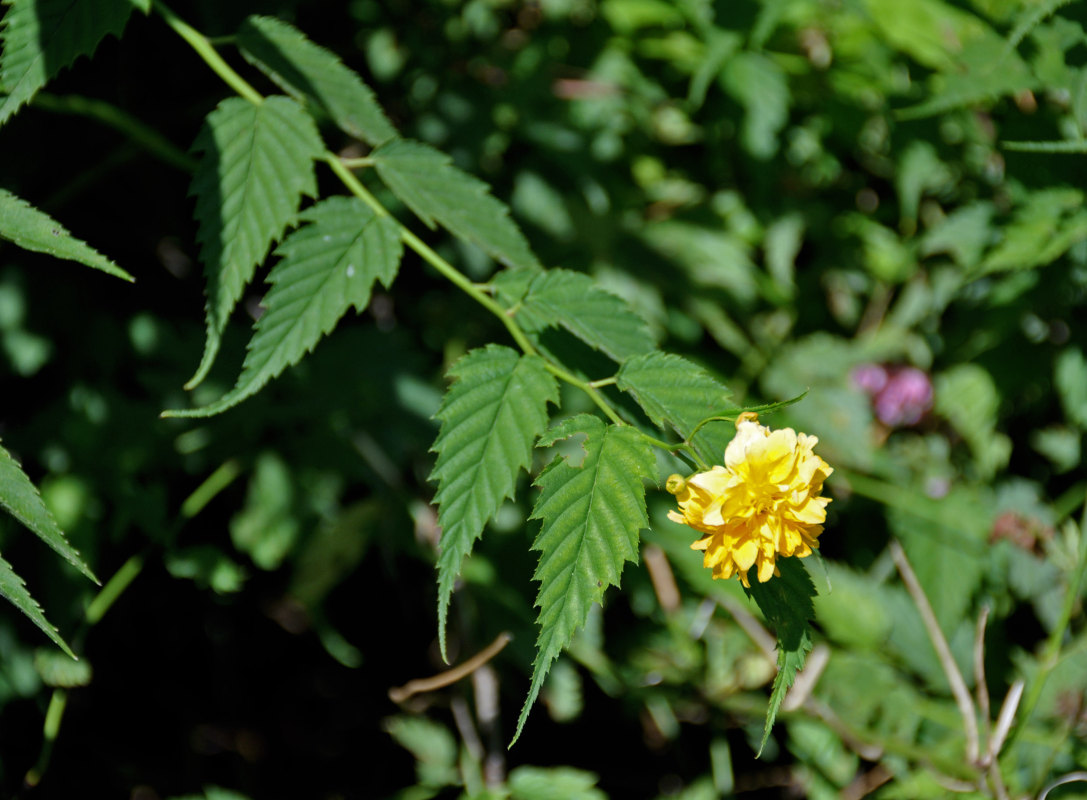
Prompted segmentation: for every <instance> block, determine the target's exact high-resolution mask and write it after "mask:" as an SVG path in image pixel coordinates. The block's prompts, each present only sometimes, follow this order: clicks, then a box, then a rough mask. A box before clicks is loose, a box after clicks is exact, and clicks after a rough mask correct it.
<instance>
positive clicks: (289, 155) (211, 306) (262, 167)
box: [187, 97, 324, 389]
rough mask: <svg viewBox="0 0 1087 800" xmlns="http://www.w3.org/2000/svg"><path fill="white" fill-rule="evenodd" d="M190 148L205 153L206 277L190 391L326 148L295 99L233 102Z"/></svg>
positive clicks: (201, 200)
mask: <svg viewBox="0 0 1087 800" xmlns="http://www.w3.org/2000/svg"><path fill="white" fill-rule="evenodd" d="M193 149H194V150H196V151H198V152H202V153H203V157H202V158H201V160H200V166H199V167H198V168H197V170H196V175H195V176H194V177H193V184H192V193H193V194H194V195H196V219H197V221H198V223H199V229H198V231H197V239H198V240H199V241H200V243H201V250H200V257H201V260H202V261H203V263H204V270H205V273H206V275H207V278H208V288H207V296H208V301H207V328H208V331H207V335H208V339H207V342H206V343H205V349H204V356H203V358H202V359H201V362H200V366H199V368H198V369H197V372H196V375H194V376H193V378H192V379H191V380H190V381H189V383H188V384H187V388H190V389H191V388H192V387H193V386H195V385H196V384H198V383H199V382H200V381H202V380H203V379H204V377H205V376H206V375H207V371H208V370H209V369H210V368H211V364H212V361H214V359H215V355H216V353H217V352H218V350H219V337H220V335H221V334H222V331H223V328H224V327H225V326H226V322H227V318H228V317H229V316H230V312H231V311H232V310H233V309H234V306H235V305H236V304H237V302H238V299H239V298H240V297H241V295H242V291H243V290H244V289H245V287H246V285H247V284H248V283H249V282H250V281H251V280H252V279H253V272H254V270H255V269H256V266H257V264H259V263H260V262H262V261H263V260H264V258H265V256H266V255H267V253H268V248H269V247H270V246H271V244H272V242H274V241H275V240H277V239H279V237H280V236H282V235H283V232H284V231H285V230H286V229H287V226H288V225H290V224H291V223H292V222H293V221H294V218H295V215H296V214H297V213H298V207H299V204H300V203H301V200H302V195H304V194H305V195H310V196H313V195H315V194H316V193H317V182H316V179H315V177H314V173H313V160H314V159H315V158H317V157H318V156H319V155H320V154H321V152H322V151H323V149H324V145H323V144H322V142H321V137H320V136H318V134H317V128H316V126H315V125H314V123H313V120H312V119H311V118H310V116H309V115H308V114H306V112H305V111H303V110H302V107H301V106H299V105H298V103H296V102H295V101H294V100H291V99H290V98H288V97H269V98H267V99H266V100H265V101H264V102H263V103H261V104H259V105H254V104H253V103H250V102H248V101H246V100H242V99H241V98H237V97H232V98H229V99H227V100H224V101H223V102H222V103H220V104H219V105H218V107H217V108H216V109H215V110H214V111H212V112H211V113H210V114H209V115H208V117H207V119H206V120H205V122H204V127H203V128H201V130H200V133H199V134H198V135H197V137H196V142H195V143H194V144H193Z"/></svg>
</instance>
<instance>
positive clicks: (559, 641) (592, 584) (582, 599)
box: [513, 414, 656, 741]
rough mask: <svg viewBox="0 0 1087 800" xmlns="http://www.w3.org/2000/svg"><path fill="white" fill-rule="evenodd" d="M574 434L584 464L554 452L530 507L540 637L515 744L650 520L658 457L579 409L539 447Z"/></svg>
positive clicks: (624, 431) (632, 435)
mask: <svg viewBox="0 0 1087 800" xmlns="http://www.w3.org/2000/svg"><path fill="white" fill-rule="evenodd" d="M571 436H585V437H586V439H585V443H584V448H585V458H584V460H583V461H582V462H581V465H580V466H576V467H575V466H572V465H571V464H570V463H569V462H568V461H567V460H565V459H564V458H562V457H561V456H558V457H556V458H555V460H554V461H552V462H551V463H550V464H549V465H548V466H547V467H546V468H545V469H544V470H543V472H541V473H540V475H539V477H537V478H536V481H535V485H536V486H539V487H540V489H541V490H542V491H541V493H540V496H539V498H538V499H537V500H536V505H535V507H534V508H533V510H532V518H533V519H539V520H542V522H543V524H542V526H541V528H540V534H539V536H537V537H536V541H535V542H534V543H533V545H532V549H533V550H538V551H539V552H540V563H539V565H538V566H537V567H536V572H535V574H534V577H535V579H536V580H538V581H540V591H539V594H538V595H537V598H536V605H537V606H539V608H540V616H539V624H540V635H539V637H538V638H537V640H536V646H537V654H536V660H535V661H534V662H533V670H532V684H531V686H530V688H529V693H528V698H527V699H526V700H525V705H524V707H523V708H522V709H521V715H520V717H519V718H518V720H517V732H516V733H515V734H514V737H513V740H514V741H517V737H518V736H520V735H521V730H522V728H524V725H525V720H526V719H528V712H529V710H530V709H531V708H532V704H533V703H534V702H535V700H536V697H537V696H538V695H539V692H540V688H541V687H542V686H543V682H544V678H546V677H547V672H548V669H549V668H550V666H551V662H552V661H554V660H555V658H556V657H557V656H558V655H559V653H560V652H561V651H562V648H563V647H565V646H566V645H567V644H568V643H569V641H570V639H571V638H572V637H573V635H574V632H575V631H576V630H577V629H578V628H580V627H581V626H583V625H584V624H585V619H586V617H588V614H589V609H590V607H591V606H592V604H593V603H599V602H600V601H601V600H602V599H603V597H604V592H605V590H606V589H607V588H608V587H609V586H617V585H618V584H619V576H620V574H621V572H622V570H623V564H624V563H625V562H627V561H636V560H637V558H638V532H639V531H640V530H641V529H642V528H645V527H646V526H647V525H648V523H649V520H648V517H647V516H646V510H645V487H644V483H645V481H651V480H653V479H654V476H655V474H656V458H655V456H654V453H653V449H652V447H650V445H649V444H647V443H646V440H645V438H644V437H643V436H642V435H641V434H640V433H639V432H638V431H637V430H635V429H634V428H631V427H629V426H622V427H620V426H617V425H605V424H604V423H603V422H602V421H601V420H600V419H599V418H597V417H592V416H588V415H585V414H582V415H579V416H576V417H572V418H570V419H566V420H563V421H562V422H561V423H560V424H559V425H557V426H555V427H554V428H552V429H551V430H550V431H549V432H548V433H547V434H546V435H545V436H543V437H542V438H541V440H540V443H539V446H541V447H548V446H550V445H552V444H554V443H555V442H557V441H559V440H562V439H568V438H570V437H571Z"/></svg>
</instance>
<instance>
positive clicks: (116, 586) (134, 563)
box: [84, 556, 143, 625]
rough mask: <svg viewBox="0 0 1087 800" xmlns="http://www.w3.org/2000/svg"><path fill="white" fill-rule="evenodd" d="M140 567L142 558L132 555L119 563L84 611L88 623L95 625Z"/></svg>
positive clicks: (133, 578) (132, 579) (141, 567)
mask: <svg viewBox="0 0 1087 800" xmlns="http://www.w3.org/2000/svg"><path fill="white" fill-rule="evenodd" d="M142 569H143V558H141V557H140V556H132V557H131V558H129V559H128V561H126V562H125V563H124V564H122V565H121V568H120V569H119V570H117V571H116V572H115V573H113V577H112V578H110V579H109V581H108V582H107V583H106V585H105V586H103V587H102V589H101V591H99V592H98V594H97V595H95V598H94V600H92V601H91V603H90V605H89V606H87V610H86V611H85V612H84V617H85V618H86V620H87V624H88V625H95V624H96V623H97V622H98V621H99V620H100V619H102V617H104V616H105V615H106V612H107V611H109V609H110V607H111V606H112V605H113V604H114V603H115V602H117V598H118V597H120V596H121V595H122V594H123V593H124V591H125V589H127V588H128V586H129V584H131V583H132V581H134V580H135V579H136V576H137V575H139V574H140V570H142Z"/></svg>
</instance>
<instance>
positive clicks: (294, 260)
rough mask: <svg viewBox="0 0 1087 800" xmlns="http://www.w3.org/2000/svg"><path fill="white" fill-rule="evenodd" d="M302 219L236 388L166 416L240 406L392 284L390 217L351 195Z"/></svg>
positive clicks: (396, 242)
mask: <svg viewBox="0 0 1087 800" xmlns="http://www.w3.org/2000/svg"><path fill="white" fill-rule="evenodd" d="M301 219H302V220H304V221H306V222H309V223H311V224H309V225H306V226H305V227H303V228H301V229H299V230H297V231H295V232H294V233H292V234H291V235H290V236H289V237H287V239H286V241H284V242H283V244H281V245H280V246H279V248H278V249H277V250H276V255H279V256H282V257H283V260H282V261H280V262H279V263H278V264H276V266H275V267H274V268H273V269H272V271H271V273H269V275H268V282H269V283H271V285H272V288H271V289H270V290H269V291H268V294H267V295H266V296H265V298H264V303H263V304H264V306H265V308H266V309H267V310H266V311H265V312H264V314H263V315H261V317H260V319H259V320H257V323H256V326H255V329H254V332H253V338H252V340H251V341H250V342H249V352H248V353H247V354H246V357H245V363H244V364H243V366H242V372H241V375H239V376H238V380H237V383H236V384H235V385H234V388H233V389H232V390H231V391H229V392H228V393H227V394H226V395H224V396H223V397H221V398H219V400H217V401H215V402H214V403H212V404H210V405H207V406H204V407H202V408H195V409H183V410H171V411H166V412H163V416H165V417H208V416H212V415H214V414H220V413H222V412H223V411H226V410H227V409H228V408H232V407H233V406H236V405H237V404H238V403H240V402H242V401H243V400H245V399H246V398H248V397H251V396H252V395H254V394H256V393H257V392H259V391H260V390H261V389H262V388H263V387H264V386H265V384H267V383H268V382H269V381H270V380H272V379H273V378H275V377H276V376H277V375H279V374H280V373H281V372H283V370H285V369H286V368H287V367H289V366H291V365H293V364H297V363H298V362H299V361H300V360H301V359H302V357H303V356H304V355H305V354H306V353H309V352H311V351H312V350H313V348H314V347H316V346H317V343H318V342H319V341H320V340H321V338H322V337H324V336H326V335H327V334H328V333H329V332H331V331H332V329H333V328H335V327H336V324H337V323H338V322H339V320H340V318H341V317H342V316H343V315H344V314H346V313H347V310H348V308H350V307H352V306H353V307H354V308H355V311H357V312H361V311H362V310H363V309H365V308H366V306H367V305H369V303H370V292H371V290H372V288H373V285H374V282H375V281H381V283H382V284H383V285H384V286H385V287H386V288H388V287H389V286H391V285H392V282H393V279H394V278H395V277H396V271H397V268H398V267H399V266H400V256H401V253H402V250H403V247H402V245H401V241H400V232H399V229H398V228H397V226H396V223H395V222H393V221H392V220H391V219H389V218H388V217H379V216H377V215H376V214H374V212H373V211H371V210H370V208H369V207H368V206H367V205H366V204H365V203H363V202H362V201H361V200H358V199H356V198H348V197H330V198H329V199H328V200H325V201H323V202H321V203H318V204H317V205H315V206H313V207H312V208H309V209H307V210H306V211H305V212H303V213H302V214H301Z"/></svg>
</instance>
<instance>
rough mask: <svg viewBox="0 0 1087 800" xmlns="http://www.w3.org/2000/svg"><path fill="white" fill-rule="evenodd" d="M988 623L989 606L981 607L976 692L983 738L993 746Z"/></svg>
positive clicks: (976, 655)
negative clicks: (987, 662)
mask: <svg viewBox="0 0 1087 800" xmlns="http://www.w3.org/2000/svg"><path fill="white" fill-rule="evenodd" d="M988 622H989V606H988V605H984V606H982V607H981V613H980V614H979V615H978V624H977V628H976V629H975V631H974V681H975V683H976V684H977V685H976V686H975V687H974V691H975V692H976V693H977V697H978V709H979V710H980V712H981V725H982V737H983V738H984V739H985V741H986V742H987V743H989V745H991V744H992V740H991V739H990V734H991V733H992V730H991V729H992V725H991V723H990V720H989V714H990V713H991V710H990V708H989V686H988V684H987V683H986V681H985V625H986V624H987V623H988ZM989 749H990V750H991V749H992V748H991V747H990V748H989ZM981 766H983V767H985V766H988V763H987V762H986V763H983V764H981Z"/></svg>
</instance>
